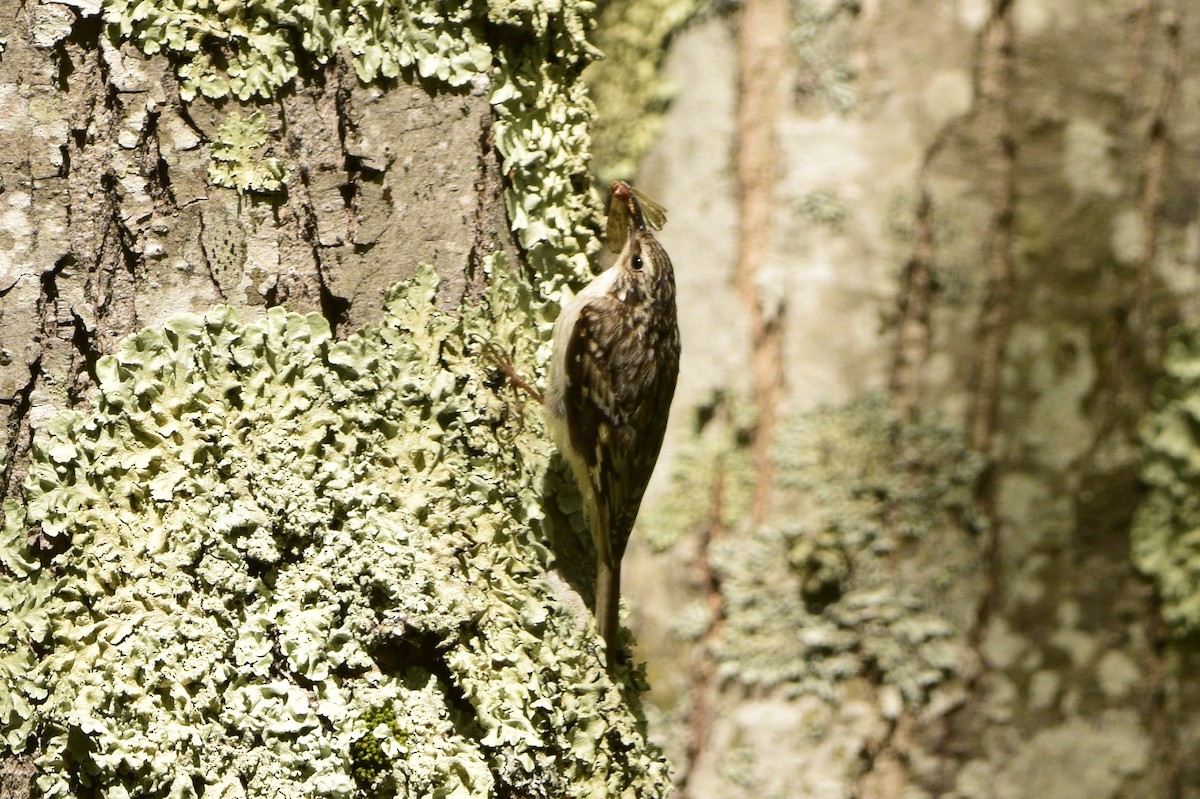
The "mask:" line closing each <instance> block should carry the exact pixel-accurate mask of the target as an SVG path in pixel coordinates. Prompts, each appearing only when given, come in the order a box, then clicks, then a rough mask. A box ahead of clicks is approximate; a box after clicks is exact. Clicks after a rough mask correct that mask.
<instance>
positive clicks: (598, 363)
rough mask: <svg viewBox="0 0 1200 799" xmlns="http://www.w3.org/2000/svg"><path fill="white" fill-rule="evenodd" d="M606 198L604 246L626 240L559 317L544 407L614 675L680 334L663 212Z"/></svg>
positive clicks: (624, 198)
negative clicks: (579, 503) (584, 529)
mask: <svg viewBox="0 0 1200 799" xmlns="http://www.w3.org/2000/svg"><path fill="white" fill-rule="evenodd" d="M609 188H610V189H611V190H612V193H613V203H612V206H611V207H610V209H609V239H610V240H609V245H610V246H620V244H621V243H622V242H621V239H623V238H625V237H627V238H625V240H624V242H623V243H624V247H623V248H622V249H621V253H620V255H619V256H618V257H617V260H616V263H614V264H613V265H612V266H611V267H609V268H608V269H607V270H605V271H604V272H603V273H601V274H600V275H599V276H598V277H596V278H595V279H594V280H593V281H592V282H591V283H590V284H588V286H587V287H586V288H585V289H583V291H581V292H579V294H577V295H576V296H575V297H574V298H573V299H572V300H571V301H570V302H569V303H567V305H566V307H564V308H563V310H562V313H561V314H560V315H559V318H558V322H557V323H556V324H555V326H554V353H553V356H552V358H551V361H550V381H549V385H548V387H547V390H546V398H545V402H546V416H547V421H548V423H549V428H550V432H551V434H552V435H553V437H554V439H555V442H556V443H557V444H558V447H559V449H560V450H561V451H562V454H563V457H564V458H565V459H566V461H567V463H568V464H570V466H571V471H572V472H573V473H574V475H575V481H576V482H577V483H578V484H579V491H580V493H581V494H582V496H583V507H584V515H585V517H586V519H587V523H588V527H589V528H590V530H591V534H592V541H593V542H594V544H595V547H596V622H597V625H598V626H599V628H600V634H601V635H602V636H603V637H604V640H605V642H606V644H607V656H608V665H609V667H610V668H611V667H612V665H613V664H614V662H615V660H616V649H617V645H616V634H617V624H618V622H617V607H618V603H619V600H620V585H621V557H622V556H623V555H624V554H625V545H626V544H627V543H628V541H629V534H630V531H631V530H632V529H633V522H634V519H635V518H637V514H638V508H639V507H640V506H641V504H642V496H643V494H645V491H646V484H647V483H648V482H649V480H650V474H651V473H652V472H653V471H654V464H655V462H656V461H657V460H658V452H659V449H660V448H661V447H662V440H663V433H664V431H665V430H666V427H667V415H668V414H669V413H670V410H671V398H672V396H674V394H675V380H676V378H677V377H678V375H679V325H678V323H677V322H676V318H675V273H674V271H673V270H672V268H671V259H670V258H668V257H667V253H666V252H665V251H664V250H663V248H662V246H661V245H660V244H659V243H658V241H657V240H656V239H655V238H654V235H653V234H652V233H651V232H650V230H649V227H651V226H653V227H661V226H662V223H663V222H664V221H665V219H666V217H665V215H664V214H663V212H662V208H661V207H659V206H658V205H656V204H653V203H650V202H649V201H647V200H645V198H644V197H642V196H641V195H640V194H639V193H637V192H634V190H633V189H632V188H631V187H630V186H629V184H628V183H625V182H624V181H614V182H613V183H612V185H611V186H610V187H609ZM644 208H646V209H652V210H651V213H649V214H647V213H645V212H644ZM614 215H616V218H615V219H614Z"/></svg>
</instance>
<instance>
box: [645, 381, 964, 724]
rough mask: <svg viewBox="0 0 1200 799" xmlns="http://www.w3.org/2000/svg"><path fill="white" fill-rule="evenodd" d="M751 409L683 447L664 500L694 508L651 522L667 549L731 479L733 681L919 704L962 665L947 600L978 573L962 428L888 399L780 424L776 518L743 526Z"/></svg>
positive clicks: (726, 667) (724, 588)
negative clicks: (907, 418)
mask: <svg viewBox="0 0 1200 799" xmlns="http://www.w3.org/2000/svg"><path fill="white" fill-rule="evenodd" d="M744 416H745V414H741V413H738V412H737V411H736V407H735V411H734V413H733V414H732V421H730V422H728V423H726V424H725V425H724V428H723V429H724V431H725V432H723V433H718V434H712V433H709V432H707V431H706V432H704V433H702V434H701V435H699V436H697V437H696V439H695V440H694V441H692V442H691V443H689V444H688V445H686V446H685V447H683V448H682V449H683V450H684V451H683V452H682V454H681V455H680V457H679V459H678V462H679V463H680V464H681V468H680V469H679V470H678V471H677V472H676V474H675V475H674V476H673V478H672V479H673V481H674V482H675V487H674V489H673V490H671V491H670V492H669V495H670V496H672V497H687V498H692V499H690V500H689V501H688V502H687V503H686V505H685V504H684V503H675V504H672V503H670V502H667V503H663V506H661V507H660V508H659V509H657V510H656V511H654V512H652V513H651V514H650V515H649V516H648V521H649V523H650V527H651V529H650V531H649V533H650V534H649V538H650V540H651V541H652V543H655V544H657V545H659V546H663V545H666V544H669V543H670V541H671V538H670V536H669V535H665V534H664V533H662V532H660V528H661V530H685V531H686V530H689V529H694V528H695V527H696V526H697V525H699V524H706V523H711V520H705V519H704V513H705V510H704V509H703V508H701V509H700V510H699V511H698V510H697V509H696V506H697V505H698V504H699V503H696V502H695V501H694V497H696V496H704V495H712V494H713V485H714V483H713V481H714V475H715V474H717V473H718V472H719V473H720V475H721V476H720V478H719V480H720V489H719V490H720V497H721V501H720V503H719V508H717V510H718V512H719V523H720V524H721V525H722V526H723V527H724V528H725V529H726V530H727V531H729V532H726V533H725V534H724V535H723V536H722V537H720V538H719V539H717V540H716V541H715V542H714V543H713V546H712V549H711V551H710V553H709V554H710V559H711V562H712V566H713V569H714V570H715V571H716V573H717V575H718V578H719V583H720V590H721V599H722V605H721V607H722V613H723V625H722V636H721V643H720V644H719V647H718V649H717V651H716V655H717V658H718V661H719V663H720V667H721V669H722V671H723V673H724V674H725V675H726V676H727V677H730V678H733V679H737V680H740V681H742V682H744V683H747V684H751V685H760V686H782V687H784V688H785V689H787V690H790V691H794V692H796V693H814V694H818V695H820V696H823V697H826V698H830V699H832V698H834V697H835V696H836V689H837V686H838V685H839V684H841V683H843V682H844V681H846V680H847V679H850V678H852V677H855V676H861V675H866V674H874V675H877V676H878V679H880V680H881V681H882V682H883V683H885V684H889V685H894V686H895V687H896V688H897V689H899V691H900V692H901V694H902V696H903V697H904V698H905V700H906V701H907V702H908V703H909V704H910V705H913V706H916V705H920V704H921V703H923V702H924V701H925V700H926V699H927V698H928V695H929V691H930V690H931V689H932V688H933V687H934V686H936V685H937V684H939V683H941V682H942V681H944V680H946V679H947V678H949V677H950V676H952V675H954V674H956V673H957V672H958V671H959V669H960V666H961V663H962V654H963V651H964V647H965V644H966V642H965V640H963V633H962V631H963V630H965V629H967V625H966V624H965V623H964V620H962V619H959V618H958V617H957V614H961V613H964V612H966V613H969V608H968V609H967V610H964V608H963V607H961V605H966V604H969V603H967V602H965V601H964V602H962V603H960V602H958V599H957V598H956V597H955V596H952V595H950V594H949V593H948V592H949V591H950V589H951V586H954V585H955V584H957V583H961V582H963V577H964V575H968V576H969V575H970V574H971V573H973V572H975V571H977V570H978V568H979V566H980V552H979V549H978V543H977V537H976V532H977V530H978V528H980V527H981V526H982V525H983V524H984V521H983V519H982V517H981V514H980V512H979V510H978V508H977V507H976V504H975V499H974V497H975V488H976V485H977V481H978V479H979V476H980V474H981V472H982V469H983V461H982V459H981V458H979V457H977V456H975V455H972V454H971V453H970V452H969V450H968V449H967V448H966V446H965V445H964V442H963V439H962V435H961V431H958V430H955V429H953V428H951V427H949V426H947V425H944V424H942V423H939V422H938V421H937V420H936V419H933V418H931V419H926V420H923V421H920V422H916V423H905V422H902V421H900V420H897V419H895V418H894V417H893V416H892V415H891V414H890V412H889V409H888V407H887V403H886V401H885V400H884V399H883V398H881V397H878V396H867V397H864V398H861V399H859V400H857V401H855V402H853V403H851V404H849V405H847V406H844V407H838V408H824V409H819V410H815V411H811V412H807V413H801V414H797V415H794V416H792V417H790V418H787V419H785V420H784V421H783V422H782V424H781V425H780V427H779V431H778V437H777V441H776V445H775V447H774V452H773V458H772V460H773V462H774V469H775V472H774V483H773V485H774V487H775V493H774V496H773V499H772V504H771V508H772V510H771V513H770V514H769V515H768V518H767V520H766V522H765V523H764V524H762V525H760V526H758V527H757V528H753V529H746V525H745V524H744V523H743V521H742V520H744V519H745V518H746V515H747V511H748V509H749V507H750V504H751V502H750V498H751V496H752V491H753V485H754V483H753V480H754V479H755V473H754V470H753V468H752V464H751V463H750V462H749V459H750V455H749V454H748V452H747V451H746V447H745V434H746V432H747V430H748V429H749V427H748V424H749V423H750V422H752V420H749V419H744V418H743V417H744ZM739 420H740V421H739ZM710 512H711V509H710Z"/></svg>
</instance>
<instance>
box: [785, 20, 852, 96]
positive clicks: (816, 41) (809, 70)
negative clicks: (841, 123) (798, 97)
mask: <svg viewBox="0 0 1200 799" xmlns="http://www.w3.org/2000/svg"><path fill="white" fill-rule="evenodd" d="M857 16H858V3H857V2H855V0H832V2H828V1H827V0H820V2H816V1H815V0H795V2H794V3H793V5H792V20H793V23H792V24H793V27H792V46H793V48H794V51H795V53H796V56H797V58H798V59H799V61H800V64H801V70H802V79H801V85H800V90H801V92H803V93H804V94H807V95H810V96H813V97H816V98H818V99H820V100H822V101H823V102H824V103H825V104H826V105H827V106H829V107H831V108H832V109H834V110H835V111H837V112H838V113H841V114H848V113H850V111H852V110H853V109H854V106H855V104H856V103H857V99H856V97H855V92H854V79H855V70H854V67H853V59H854V54H853V51H854V46H853V42H854V26H855V23H856V21H857Z"/></svg>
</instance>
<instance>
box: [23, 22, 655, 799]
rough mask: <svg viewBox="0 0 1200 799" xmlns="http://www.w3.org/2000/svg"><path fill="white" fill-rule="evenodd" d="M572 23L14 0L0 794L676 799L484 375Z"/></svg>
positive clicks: (559, 159) (497, 358)
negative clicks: (561, 558) (669, 798)
mask: <svg viewBox="0 0 1200 799" xmlns="http://www.w3.org/2000/svg"><path fill="white" fill-rule="evenodd" d="M590 11H591V6H590V4H589V3H587V2H568V3H563V4H558V5H555V6H554V7H553V8H533V7H530V6H528V5H526V4H510V3H506V2H491V3H485V2H461V3H449V4H448V3H440V2H439V3H420V2H418V3H408V4H404V5H403V6H397V5H388V4H385V5H380V4H377V3H371V2H354V1H352V2H349V3H340V4H335V5H332V6H331V5H321V4H316V5H313V4H298V3H294V2H290V0H264V1H263V2H251V3H245V4H239V5H238V6H237V8H236V9H234V8H232V7H229V6H228V5H225V6H221V7H220V8H218V7H217V6H216V5H211V6H210V5H207V4H203V3H201V4H195V3H173V2H169V1H168V2H161V3H139V4H133V3H127V2H124V1H123V0H111V1H110V2H104V3H101V4H99V5H93V4H88V3H79V4H72V5H63V4H56V3H36V2H35V3H17V2H12V3H0V15H2V16H3V17H4V19H6V20H11V21H12V23H13V25H12V28H11V29H6V30H5V31H4V38H5V40H6V41H5V47H4V51H3V53H2V55H0V86H2V87H6V88H2V89H0V108H2V110H3V114H2V115H0V144H2V145H3V146H2V147H0V181H2V190H0V206H2V208H0V420H2V421H3V428H2V432H3V436H2V438H0V499H3V500H4V504H3V524H2V525H0V530H2V531H3V532H2V534H0V611H2V612H3V615H4V623H3V625H0V731H2V738H0V780H3V789H2V790H0V792H3V793H5V795H8V794H9V792H10V791H11V792H13V793H15V794H17V795H23V794H24V793H25V792H26V791H28V790H29V789H30V788H31V785H32V784H36V790H37V791H38V792H41V793H46V794H50V795H58V796H66V795H76V794H79V793H88V794H89V795H91V794H94V795H102V796H111V797H125V796H135V795H136V796H163V795H169V796H180V797H183V796H189V795H190V796H201V795H213V796H227V797H237V796H278V795H300V794H303V795H334V796H393V795H413V796H418V795H419V796H424V795H432V794H434V793H440V794H444V795H453V796H480V797H491V796H525V797H535V796H581V797H583V796H616V795H625V796H639V797H640V796H660V795H664V794H665V792H666V791H667V790H668V788H669V785H668V772H667V766H666V762H665V761H664V760H663V758H662V756H661V755H660V753H659V752H658V750H657V749H656V748H655V747H654V746H653V745H651V744H649V743H648V742H647V740H646V736H645V730H644V720H643V719H642V717H641V715H640V710H639V708H638V701H637V690H638V689H637V687H636V686H637V684H638V680H637V674H636V672H635V671H634V670H632V669H630V668H626V667H623V668H621V669H619V670H617V671H616V672H614V673H613V674H611V675H610V674H609V673H608V672H607V671H606V670H605V668H604V665H603V664H604V660H605V658H604V654H603V652H602V651H599V650H600V648H601V646H602V644H600V643H598V642H597V640H596V638H595V636H594V627H593V626H592V620H591V616H590V614H589V613H588V612H587V610H586V609H585V608H584V605H583V602H582V601H581V599H580V597H579V593H578V591H579V590H582V591H583V592H584V593H587V591H588V589H587V588H586V586H584V585H583V583H581V582H580V577H579V575H578V574H577V572H578V571H579V569H578V568H575V569H571V568H563V569H561V570H560V569H558V568H557V567H559V566H572V565H575V566H577V564H563V563H560V562H558V561H557V560H556V555H555V551H556V548H557V549H559V550H560V551H569V550H570V542H571V541H572V536H574V535H576V534H577V533H578V531H579V530H581V529H582V527H581V519H580V508H579V503H578V499H577V496H575V494H574V492H573V491H572V490H571V489H570V486H569V483H565V482H564V481H563V480H562V479H561V475H560V474H559V472H558V470H557V468H556V464H555V463H554V462H552V461H551V459H550V453H549V447H548V445H547V443H546V441H545V436H544V433H543V431H542V429H541V422H540V418H539V414H538V413H537V409H536V408H535V407H533V406H532V405H531V404H530V403H529V402H528V401H527V400H526V399H525V398H523V396H522V395H521V394H520V393H519V392H517V391H515V390H514V388H513V387H512V386H511V385H509V384H508V383H507V382H506V380H505V377H504V371H505V369H508V368H509V366H511V367H512V369H515V370H517V372H519V373H520V374H523V375H526V376H528V377H529V378H530V379H534V380H536V379H537V376H538V371H539V369H540V365H541V364H542V362H543V361H544V356H545V354H546V352H545V350H546V341H547V337H548V333H549V325H550V322H551V320H552V318H553V316H554V313H555V310H556V308H557V304H558V301H559V299H560V295H561V292H562V291H563V289H564V288H565V287H566V286H567V285H568V284H571V283H575V282H577V281H578V280H579V279H580V278H581V277H583V276H584V275H585V274H586V273H587V272H588V271H589V270H590V268H591V256H592V255H593V254H594V253H595V251H596V250H597V249H598V243H597V241H596V236H595V231H596V229H597V228H598V224H597V222H598V219H597V217H598V214H597V207H596V203H595V200H594V198H593V195H592V193H591V191H590V189H589V185H588V177H587V173H586V165H587V157H588V133H587V123H588V120H589V118H590V114H591V107H590V104H589V101H588V99H587V96H586V93H585V91H584V89H583V85H582V83H581V81H580V73H581V71H582V69H583V66H584V65H585V64H586V63H587V62H588V61H589V60H590V59H591V58H592V57H593V56H594V55H595V53H594V51H593V49H592V47H591V45H590V44H589V43H588V41H587V38H586V33H587V29H588V27H589V25H590V22H589V18H588V14H589V13H590ZM502 367H503V368H502ZM578 546H579V545H578V543H576V544H575V548H576V549H578ZM584 571H585V572H586V569H584ZM564 577H565V579H564ZM583 579H585V580H586V575H585V576H584V578H583ZM31 776H32V777H35V780H34V783H31V781H30V778H31Z"/></svg>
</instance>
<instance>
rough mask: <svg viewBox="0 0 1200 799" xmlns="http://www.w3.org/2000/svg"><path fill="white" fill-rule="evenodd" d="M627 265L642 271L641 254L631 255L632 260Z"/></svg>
mask: <svg viewBox="0 0 1200 799" xmlns="http://www.w3.org/2000/svg"><path fill="white" fill-rule="evenodd" d="M629 265H630V266H632V267H633V268H634V269H636V270H637V271H638V272H640V271H642V256H640V255H635V256H633V260H632V261H630V262H629Z"/></svg>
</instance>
